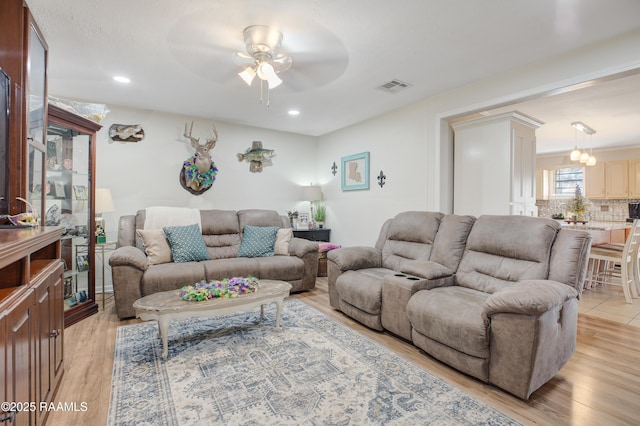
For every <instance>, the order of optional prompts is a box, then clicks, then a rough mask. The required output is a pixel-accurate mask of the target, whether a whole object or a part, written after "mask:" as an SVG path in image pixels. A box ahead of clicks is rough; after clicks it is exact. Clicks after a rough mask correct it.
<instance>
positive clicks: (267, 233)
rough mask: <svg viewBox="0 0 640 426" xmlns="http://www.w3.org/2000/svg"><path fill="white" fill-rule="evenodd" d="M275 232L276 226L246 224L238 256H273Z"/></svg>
mask: <svg viewBox="0 0 640 426" xmlns="http://www.w3.org/2000/svg"><path fill="white" fill-rule="evenodd" d="M277 234H278V227H276V226H250V225H246V226H245V227H244V232H243V233H242V243H241V244H240V250H239V251H238V257H262V256H273V248H274V246H275V243H276V235H277Z"/></svg>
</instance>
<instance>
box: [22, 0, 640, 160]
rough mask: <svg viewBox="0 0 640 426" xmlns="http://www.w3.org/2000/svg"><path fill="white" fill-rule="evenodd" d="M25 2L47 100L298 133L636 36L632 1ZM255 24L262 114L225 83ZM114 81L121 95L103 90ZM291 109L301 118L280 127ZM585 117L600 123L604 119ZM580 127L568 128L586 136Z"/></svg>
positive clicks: (639, 19) (638, 8) (233, 84)
mask: <svg viewBox="0 0 640 426" xmlns="http://www.w3.org/2000/svg"><path fill="white" fill-rule="evenodd" d="M27 3H28V5H29V7H30V8H31V10H32V12H33V14H34V16H35V18H36V21H37V22H38V24H39V26H40V28H41V30H42V32H43V33H44V36H45V38H46V40H47V43H48V45H49V49H50V57H49V93H50V94H51V95H54V96H58V97H63V98H70V99H75V100H81V101H87V102H100V103H106V104H110V105H121V106H129V107H134V108H143V109H154V110H160V111H166V112H171V113H178V114H184V115H190V116H194V117H202V118H207V119H215V120H224V121H229V122H233V123H238V124H243V125H251V126H257V127H264V128H270V129H276V130H282V131H290V132H296V133H301V134H307V135H322V134H325V133H327V132H331V131H333V130H336V129H340V128H343V127H345V126H349V125H351V124H354V123H357V122H359V121H362V120H365V119H368V118H371V117H374V116H377V115H380V114H382V113H385V112H388V111H391V110H393V109H396V108H399V107H401V106H404V105H408V104H411V103H414V102H416V101H418V100H421V99H424V98H426V97H428V96H431V95H434V94H437V93H440V92H443V91H446V90H448V89H451V88H454V87H457V86H460V85H464V84H467V83H470V82H473V81H476V80H479V79H482V78H486V77H489V76H492V75H496V74H499V73H503V72H507V71H510V70H515V69H518V68H521V67H524V66H527V65H528V64H533V63H537V62H541V61H545V60H549V59H552V58H554V57H557V56H559V55H563V54H566V53H567V52H570V51H572V50H575V49H579V48H582V47H585V46H588V45H591V44H593V43H598V42H601V41H603V40H606V39H609V38H612V37H616V36H619V35H622V34H624V33H627V32H629V31H634V30H636V29H638V28H640V1H637V0H608V1H606V2H605V1H602V0H537V1H524V0H491V1H477V0H476V1H474V0H450V1H442V0H402V1H388V0H349V1H347V0H343V1H339V0H262V1H260V0H207V1H205V0H180V1H176V0H134V1H131V0H108V1H105V0H56V1H51V0H27ZM254 24H266V25H272V26H274V27H277V28H279V29H280V30H281V31H282V33H283V35H284V40H283V45H282V51H284V52H286V53H288V54H290V55H291V56H292V57H293V66H292V68H291V69H290V70H289V71H286V72H284V73H282V74H281V75H280V77H281V78H282V79H283V81H284V83H283V84H282V85H281V86H280V87H278V88H276V89H274V90H273V91H271V92H270V100H271V106H270V107H269V108H266V107H265V106H264V105H260V104H259V102H258V99H259V97H260V90H259V85H258V84H257V83H256V82H254V84H253V86H252V87H248V86H246V85H245V83H243V82H242V81H241V80H240V78H238V77H237V75H236V74H237V72H238V71H239V66H238V64H237V63H236V62H234V60H233V53H234V51H237V50H243V49H244V42H243V38H242V30H243V29H244V28H245V27H246V26H248V25H254ZM115 74H124V75H127V76H128V77H130V78H131V79H132V83H131V84H130V85H128V86H123V85H121V84H118V83H115V82H113V81H112V80H111V76H113V75H115ZM392 79H400V80H403V81H406V82H408V83H410V84H412V87H410V88H409V89H406V90H404V91H402V92H399V93H393V94H390V93H386V92H385V91H382V90H380V89H379V88H378V87H379V86H380V85H382V84H384V83H385V82H387V81H389V80H392ZM633 87H634V89H638V85H637V83H634V86H633ZM622 92H624V90H622ZM576 93H577V92H576ZM637 93H638V92H637V91H636V96H637ZM618 95H619V96H621V98H620V99H622V98H624V96H623V95H624V94H623V93H619V94H618ZM566 96H567V99H569V98H570V95H566ZM585 96H586V95H585ZM598 97H599V96H597V97H596V98H595V99H597V98H598ZM625 102H626V100H625ZM566 103H570V101H569V100H567V101H566ZM582 103H583V104H584V102H582ZM596 104H597V102H596ZM582 106H584V105H581V107H582ZM291 108H297V109H299V110H300V111H301V114H300V115H299V116H297V117H290V116H288V115H287V111H288V110H289V109H291ZM563 108H569V107H568V106H566V105H565V106H563ZM547 109H548V108H547V107H545V108H543V109H542V111H543V112H545V111H546V110H547ZM559 109H560V108H559ZM594 111H595V113H597V114H598V116H599V114H605V113H606V112H607V111H608V108H601V107H599V106H598V105H595V110H594ZM524 112H527V113H529V114H530V115H533V116H538V115H539V117H538V118H539V119H541V120H542V121H545V122H546V123H549V124H551V123H553V122H554V118H553V117H550V116H549V115H548V114H545V116H543V115H542V114H536V112H533V111H532V112H528V111H526V110H524ZM633 114H634V115H633V116H632V118H633V119H634V120H635V122H638V116H637V112H635V113H633ZM585 117H588V115H587V114H586V112H585V114H584V115H582V116H581V117H580V118H579V120H582V121H585V122H587V123H588V124H590V125H592V124H591V123H589V121H588V120H589V119H588V118H585ZM566 119H567V117H566V116H565V117H562V120H564V121H566ZM565 124H566V123H564V124H563V125H565ZM592 126H593V127H596V128H597V127H598V124H595V121H594V124H593V125H592ZM548 127H549V128H551V127H552V126H548ZM601 133H602V134H603V135H605V134H606V132H605V130H604V128H603V129H602V132H601ZM570 135H571V140H573V133H570ZM543 142H544V141H541V149H542V150H545V149H544V143H543ZM594 142H595V141H594ZM546 150H548V149H546Z"/></svg>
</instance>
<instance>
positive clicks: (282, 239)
mask: <svg viewBox="0 0 640 426" xmlns="http://www.w3.org/2000/svg"><path fill="white" fill-rule="evenodd" d="M291 238H293V229H291V228H282V229H278V233H277V234H276V243H275V245H274V247H273V254H275V255H280V256H289V242H290V241H291Z"/></svg>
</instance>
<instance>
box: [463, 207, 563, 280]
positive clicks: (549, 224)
mask: <svg viewBox="0 0 640 426" xmlns="http://www.w3.org/2000/svg"><path fill="white" fill-rule="evenodd" d="M559 228H560V225H559V224H558V223H557V222H556V221H554V220H551V219H543V218H533V217H527V216H480V217H479V218H478V219H477V220H476V222H475V223H474V225H473V228H472V229H471V232H470V233H469V237H468V238H467V247H466V249H465V252H464V254H463V256H462V260H461V262H460V266H459V268H458V272H457V274H456V282H457V284H458V285H461V286H463V287H468V288H473V289H476V290H478V291H483V292H487V293H494V292H496V291H498V290H499V289H501V288H503V287H505V286H508V285H511V284H512V283H513V282H515V281H521V280H531V279H534V280H535V279H546V278H547V275H548V271H549V257H550V255H551V247H552V245H553V242H554V240H555V237H556V233H557V231H558V229H559ZM523 242H526V244H523Z"/></svg>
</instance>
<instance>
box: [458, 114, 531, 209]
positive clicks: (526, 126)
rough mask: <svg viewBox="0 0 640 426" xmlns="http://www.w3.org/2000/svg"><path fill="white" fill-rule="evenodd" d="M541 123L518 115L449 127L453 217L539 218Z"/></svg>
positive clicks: (489, 117)
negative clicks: (538, 138)
mask: <svg viewBox="0 0 640 426" xmlns="http://www.w3.org/2000/svg"><path fill="white" fill-rule="evenodd" d="M542 124H543V123H542V122H540V121H538V120H536V119H535V118H533V117H529V116H527V115H525V114H522V113H520V112H518V111H512V112H507V113H503V114H496V115H493V116H487V117H480V118H474V119H471V120H465V121H460V122H457V123H454V124H452V127H453V130H454V153H455V154H454V190H453V198H454V201H453V203H454V205H453V210H454V213H456V214H469V215H474V216H480V215H482V214H516V215H527V216H537V215H538V214H537V208H536V206H535V202H536V136H535V131H536V129H537V128H538V127H540V126H541V125H542Z"/></svg>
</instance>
